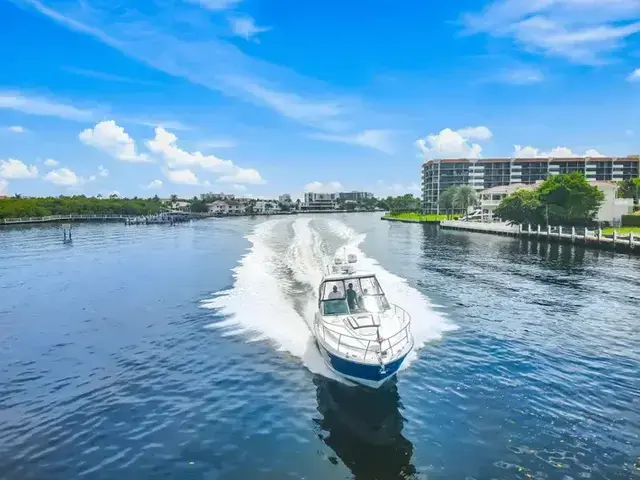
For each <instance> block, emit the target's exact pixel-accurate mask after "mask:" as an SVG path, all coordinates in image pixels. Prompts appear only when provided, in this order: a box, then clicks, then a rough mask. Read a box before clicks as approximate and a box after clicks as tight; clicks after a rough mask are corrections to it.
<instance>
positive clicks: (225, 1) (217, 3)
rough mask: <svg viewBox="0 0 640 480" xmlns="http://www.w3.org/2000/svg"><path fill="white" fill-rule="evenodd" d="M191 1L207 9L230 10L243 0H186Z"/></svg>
mask: <svg viewBox="0 0 640 480" xmlns="http://www.w3.org/2000/svg"><path fill="white" fill-rule="evenodd" d="M186 1H187V2H189V3H195V4H197V5H200V6H201V7H203V8H206V9H207V10H212V11H218V10H228V9H231V8H233V7H235V6H236V5H237V4H238V3H240V2H241V1H242V0H186Z"/></svg>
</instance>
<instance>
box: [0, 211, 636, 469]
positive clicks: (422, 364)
mask: <svg viewBox="0 0 640 480" xmlns="http://www.w3.org/2000/svg"><path fill="white" fill-rule="evenodd" d="M61 237H62V232H61V231H60V230H57V229H55V228H51V227H46V228H24V229H5V230H2V231H0V478H2V479H5V478H6V479H11V480H13V479H20V480H22V479H46V480H56V479H65V480H66V479H69V478H88V479H102V478H105V479H106V478H119V479H122V480H124V479H141V478H145V479H154V478H162V479H167V478H180V479H201V478H202V479H242V478H247V479H249V478H250V479H285V478H292V479H293V478H304V479H333V478H337V479H342V478H357V479H374V478H375V479H397V478H419V479H422V478H429V479H458V478H459V479H478V480H480V479H492V478H509V479H511V478H522V479H527V478H541V479H542V478H544V479H556V478H557V479H579V478H593V479H599V478H603V479H604V478H607V479H625V480H627V479H630V478H640V471H639V470H638V468H640V459H639V458H638V456H640V374H639V372H640V317H639V316H638V311H639V310H640V294H639V293H638V292H639V287H640V259H638V258H637V257H629V256H626V255H621V254H612V253H607V252H600V251H595V250H594V251H586V250H583V249H580V248H573V247H571V246H568V245H560V246H558V245H551V246H548V245H545V244H537V243H534V242H525V241H522V242H521V241H519V240H517V239H512V238H504V237H494V236H490V235H482V234H472V233H462V232H451V231H438V230H437V229H436V228H434V227H430V226H421V225H407V224H390V223H387V222H381V221H379V219H378V216H377V215H369V214H353V215H343V216H341V215H326V216H317V217H308V216H299V217H291V218H276V219H273V220H271V219H270V220H266V221H265V220H252V219H248V218H238V219H217V220H210V221H200V222H195V223H192V224H189V225H181V226H177V227H172V228H171V227H166V226H140V227H124V226H121V225H108V224H106V225H79V226H77V227H75V228H74V244H73V245H71V246H69V245H63V244H62V238H61ZM344 245H350V246H352V247H356V248H359V249H360V252H361V261H362V263H364V264H365V265H366V266H367V267H368V269H373V270H374V271H375V272H376V273H377V275H378V276H379V278H380V280H381V283H382V286H383V288H385V290H386V291H387V294H388V296H389V297H390V299H391V300H392V301H394V302H395V303H398V304H400V305H401V306H403V307H405V308H406V309H407V310H408V311H409V312H410V313H411V314H412V317H413V330H414V334H415V336H416V344H417V345H418V346H419V347H420V348H419V350H418V351H417V352H416V354H415V355H414V356H413V358H411V359H410V360H409V361H408V362H407V366H406V368H405V369H404V370H403V371H401V372H400V375H399V379H398V381H397V383H393V384H390V385H387V386H386V388H384V389H382V390H380V391H368V390H365V389H361V388H359V387H351V386H348V385H345V384H343V383H341V382H339V381H337V380H334V379H332V378H331V374H330V373H329V372H328V371H327V370H326V367H325V366H324V364H323V363H322V361H321V359H320V358H319V356H318V354H317V351H315V349H314V348H313V343H312V342H311V335H310V331H309V328H308V324H307V322H308V321H309V318H310V315H311V314H312V312H313V309H314V308H315V298H316V297H315V296H316V289H317V283H318V281H319V278H320V276H321V274H322V265H323V260H325V259H328V258H330V256H331V254H332V253H333V252H334V251H335V250H336V249H338V248H340V247H341V246H344Z"/></svg>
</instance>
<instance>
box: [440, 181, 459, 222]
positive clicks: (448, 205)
mask: <svg viewBox="0 0 640 480" xmlns="http://www.w3.org/2000/svg"><path fill="white" fill-rule="evenodd" d="M456 193H457V187H449V188H447V189H446V190H445V191H443V192H442V193H441V194H440V208H442V209H443V210H444V213H445V215H447V218H451V217H450V215H451V216H452V215H453V210H454V209H455V208H456Z"/></svg>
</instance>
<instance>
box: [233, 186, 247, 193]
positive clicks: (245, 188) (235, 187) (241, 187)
mask: <svg viewBox="0 0 640 480" xmlns="http://www.w3.org/2000/svg"><path fill="white" fill-rule="evenodd" d="M231 188H233V189H234V190H236V191H238V192H246V191H247V187H246V186H245V185H237V184H236V185H231Z"/></svg>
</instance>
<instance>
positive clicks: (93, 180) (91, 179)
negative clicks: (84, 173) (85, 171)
mask: <svg viewBox="0 0 640 480" xmlns="http://www.w3.org/2000/svg"><path fill="white" fill-rule="evenodd" d="M96 178H97V177H96V176H95V175H91V176H90V177H89V181H90V182H95V181H96Z"/></svg>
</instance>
